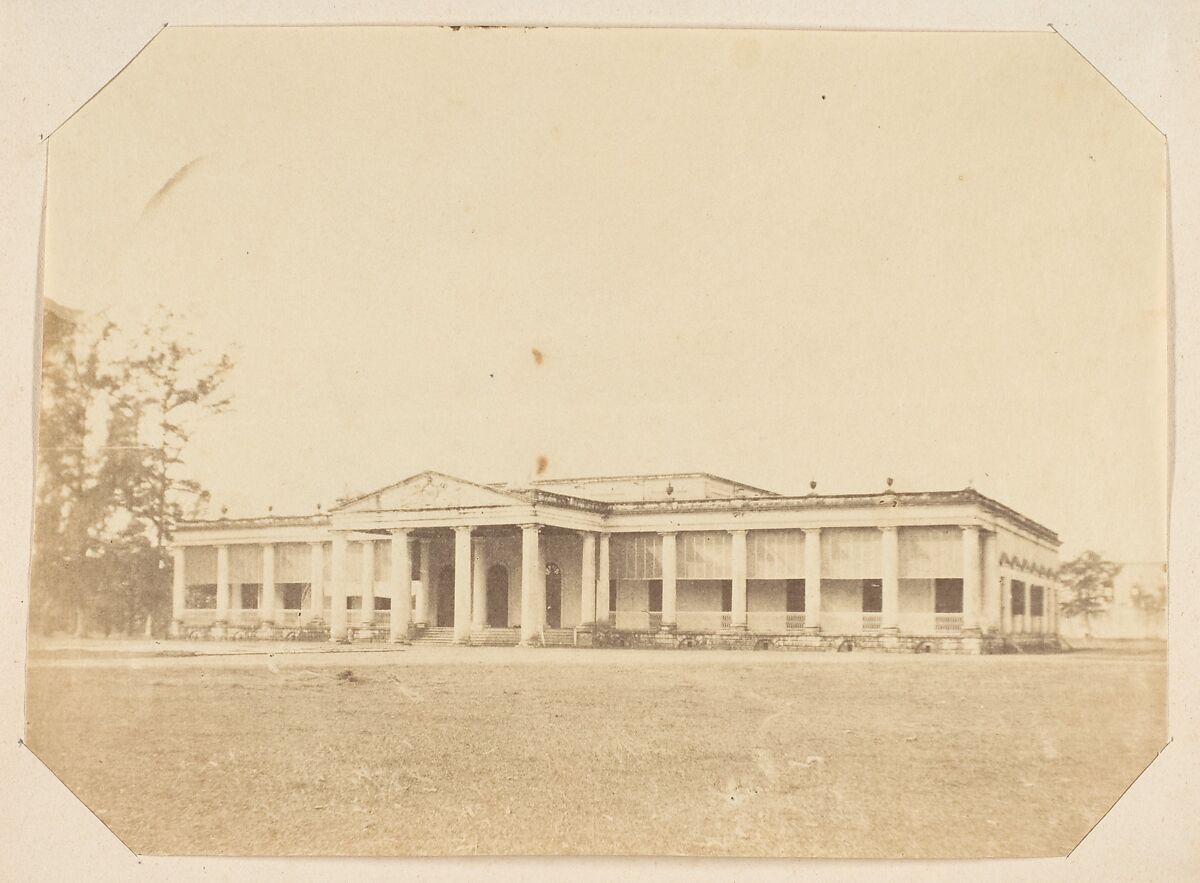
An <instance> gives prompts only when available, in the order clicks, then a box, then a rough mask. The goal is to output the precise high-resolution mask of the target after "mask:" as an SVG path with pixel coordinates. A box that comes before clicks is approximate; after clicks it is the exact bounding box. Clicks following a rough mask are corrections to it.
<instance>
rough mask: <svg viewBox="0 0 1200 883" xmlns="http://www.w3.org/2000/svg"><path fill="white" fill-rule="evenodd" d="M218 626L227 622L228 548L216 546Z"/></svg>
mask: <svg viewBox="0 0 1200 883" xmlns="http://www.w3.org/2000/svg"><path fill="white" fill-rule="evenodd" d="M216 621H217V623H218V624H220V625H224V624H226V623H228V622H229V547H228V546H217V616H216Z"/></svg>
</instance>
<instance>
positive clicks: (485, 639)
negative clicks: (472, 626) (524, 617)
mask: <svg viewBox="0 0 1200 883" xmlns="http://www.w3.org/2000/svg"><path fill="white" fill-rule="evenodd" d="M520 640H521V630H520V629H500V628H491V629H484V630H483V631H475V632H472V633H471V646H472V647H515V646H517V644H518V643H519V642H520Z"/></svg>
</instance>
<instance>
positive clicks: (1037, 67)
mask: <svg viewBox="0 0 1200 883" xmlns="http://www.w3.org/2000/svg"><path fill="white" fill-rule="evenodd" d="M47 157H48V160H47V162H48V171H47V182H46V200H45V214H44V218H43V225H44V230H43V243H44V244H43V272H42V277H41V289H42V290H41V292H40V293H39V297H40V299H41V311H42V324H41V328H40V329H39V335H40V341H41V362H40V365H41V377H40V398H39V420H38V443H37V476H36V495H35V511H34V514H33V517H34V530H33V565H32V573H31V579H30V586H29V602H30V603H29V657H28V668H27V671H28V674H27V681H26V687H27V733H26V743H27V744H28V746H29V748H30V749H31V750H32V751H33V752H34V753H35V754H36V755H37V756H38V757H39V758H40V759H41V760H42V761H43V762H44V763H45V764H46V765H47V766H48V767H49V769H50V770H51V771H53V773H54V774H55V775H56V776H58V777H59V778H60V779H61V780H62V781H63V782H64V783H65V784H66V785H67V786H68V787H69V788H70V789H71V790H72V791H73V792H74V794H75V795H77V796H78V798H79V799H80V800H81V801H83V802H84V803H85V804H86V805H87V806H88V807H89V808H90V809H91V810H92V811H93V812H94V813H95V814H96V815H97V816H98V817H99V818H100V819H101V820H102V821H103V822H104V824H105V825H106V826H108V828H109V829H110V830H111V831H112V833H113V834H114V835H115V836H116V837H118V838H120V840H121V841H123V842H124V843H125V844H126V845H127V846H128V847H129V848H130V849H132V850H133V851H135V852H137V853H145V854H181V855H196V854H201V855H379V856H389V855H399V856H408V855H467V854H491V855H514V854H516V855H519V854H562V855H646V854H652V855H712V856H730V855H738V856H800V857H872V858H874V857H925V858H934V857H957V858H968V857H985V856H1002V857H1016V856H1062V855H1066V854H1068V853H1069V852H1070V851H1071V850H1073V849H1074V848H1075V847H1076V846H1077V845H1078V844H1079V843H1080V842H1081V841H1082V840H1083V838H1084V837H1086V836H1087V835H1088V833H1089V832H1090V831H1091V830H1092V828H1093V827H1094V826H1095V825H1096V823H1097V822H1098V821H1099V820H1100V819H1101V818H1103V816H1104V815H1105V813H1107V812H1108V810H1109V809H1110V808H1111V807H1112V806H1113V805H1114V803H1115V802H1116V801H1117V800H1118V799H1119V798H1120V796H1121V794H1122V793H1123V792H1124V790H1125V789H1126V788H1127V787H1128V786H1129V785H1130V784H1131V783H1132V782H1133V781H1134V779H1135V778H1136V777H1137V776H1138V775H1139V774H1140V773H1141V771H1142V770H1143V769H1145V767H1146V766H1147V765H1148V764H1149V763H1150V762H1151V761H1152V760H1153V759H1154V757H1155V756H1156V754H1157V753H1158V751H1159V750H1160V749H1161V748H1162V747H1163V745H1164V744H1165V742H1166V740H1167V716H1166V696H1167V692H1166V691H1167V666H1166V625H1165V623H1166V606H1167V577H1166V536H1167V476H1168V445H1167V431H1168V420H1167V413H1168V412H1167V408H1168V396H1167V391H1168V376H1167V365H1168V361H1167V347H1168V303H1169V290H1168V280H1169V278H1170V276H1169V273H1168V260H1169V256H1168V249H1167V197H1166V193H1167V191H1166V185H1167V166H1166V139H1165V137H1164V136H1163V134H1162V133H1161V132H1160V131H1158V130H1157V129H1156V128H1155V127H1154V125H1153V124H1152V123H1151V122H1150V121H1148V120H1147V119H1146V118H1145V117H1143V116H1142V114H1141V113H1140V112H1139V111H1138V110H1137V108H1136V107H1134V106H1133V105H1132V104H1131V103H1130V102H1129V101H1128V100H1127V99H1126V98H1125V97H1124V96H1123V95H1122V94H1121V92H1120V91H1119V89H1118V88H1117V87H1116V86H1115V85H1114V84H1113V83H1110V82H1109V81H1108V80H1106V79H1105V78H1104V76H1103V75H1102V74H1101V73H1100V72H1098V71H1097V70H1096V69H1095V68H1093V67H1092V66H1091V65H1090V64H1089V63H1088V62H1087V60H1086V59H1084V58H1083V57H1081V56H1080V55H1079V54H1078V53H1077V52H1076V51H1075V50H1074V49H1073V48H1072V47H1071V46H1070V45H1069V44H1067V43H1066V42H1065V41H1064V40H1063V39H1062V38H1061V37H1059V36H1058V35H1057V34H1055V33H1045V34H1036V33H1008V34H1006V33H899V32H888V33H884V32H878V33H872V32H806V31H738V30H685V29H678V30H654V29H588V28H577V29H553V28H549V29H548V28H488V29H481V28H469V27H463V28H436V27H430V28H400V27H339V28H323V27H307V28H287V27H270V28H267V27H263V28H255V27H250V28H246V27H243V28H220V27H197V28H191V27H187V28H165V29H164V30H163V31H161V32H160V33H159V34H158V35H157V36H156V37H155V38H154V39H153V40H151V41H150V43H149V44H148V45H147V46H146V47H145V48H144V49H143V50H142V51H141V52H140V53H138V55H137V56H136V58H134V59H133V61H132V62H131V63H130V64H129V65H128V66H127V67H125V68H124V69H123V70H122V71H121V72H120V74H119V75H117V76H116V77H115V78H114V79H113V80H112V81H111V82H109V83H108V84H107V85H106V86H104V88H103V89H101V90H100V91H99V92H98V93H97V94H96V95H95V96H94V97H93V98H92V99H91V100H89V101H88V102H86V103H85V104H84V105H83V106H82V107H80V108H79V109H78V110H77V111H76V112H75V113H74V114H73V115H72V116H71V117H70V118H69V119H67V120H66V121H65V122H64V123H63V125H62V126H60V127H59V129H58V130H56V131H55V132H54V133H53V134H52V135H51V136H50V137H49V138H48V139H47Z"/></svg>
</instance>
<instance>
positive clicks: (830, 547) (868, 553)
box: [821, 527, 883, 579]
mask: <svg viewBox="0 0 1200 883" xmlns="http://www.w3.org/2000/svg"><path fill="white" fill-rule="evenodd" d="M882 540H883V535H882V534H881V533H880V532H879V530H878V529H877V528H874V527H866V528H859V527H837V528H826V529H825V530H823V531H821V575H822V576H823V577H824V578H825V579H871V578H875V579H878V578H880V577H882V576H883V559H882V557H881V556H882V548H883V546H882Z"/></svg>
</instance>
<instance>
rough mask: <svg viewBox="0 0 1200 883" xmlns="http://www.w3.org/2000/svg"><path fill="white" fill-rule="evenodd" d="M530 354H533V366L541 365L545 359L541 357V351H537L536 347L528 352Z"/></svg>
mask: <svg viewBox="0 0 1200 883" xmlns="http://www.w3.org/2000/svg"><path fill="white" fill-rule="evenodd" d="M530 352H532V353H533V364H535V365H540V364H542V362H543V361H544V360H545V358H546V357H545V356H544V355H542V351H541V350H540V349H538V348H537V347H536V346H535V347H534V348H533V349H532V350H530Z"/></svg>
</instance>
